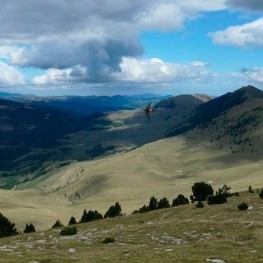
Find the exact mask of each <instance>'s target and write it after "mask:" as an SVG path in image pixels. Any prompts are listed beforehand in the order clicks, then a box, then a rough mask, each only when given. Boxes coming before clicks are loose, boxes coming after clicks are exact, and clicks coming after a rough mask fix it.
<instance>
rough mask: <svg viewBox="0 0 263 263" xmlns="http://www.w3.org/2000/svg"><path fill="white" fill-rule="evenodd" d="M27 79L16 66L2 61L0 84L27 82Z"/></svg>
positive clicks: (0, 65)
mask: <svg viewBox="0 0 263 263" xmlns="http://www.w3.org/2000/svg"><path fill="white" fill-rule="evenodd" d="M25 83H26V79H25V77H24V76H23V74H21V73H20V72H18V71H17V70H16V69H15V68H14V67H12V66H9V65H7V64H6V63H4V62H2V61H0V86H3V85H21V84H25Z"/></svg>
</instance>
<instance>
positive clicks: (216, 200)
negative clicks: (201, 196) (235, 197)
mask: <svg viewBox="0 0 263 263" xmlns="http://www.w3.org/2000/svg"><path fill="white" fill-rule="evenodd" d="M226 202H227V199H226V197H225V196H224V195H222V194H216V195H210V196H208V198H207V203H208V204H209V205H214V204H223V203H226Z"/></svg>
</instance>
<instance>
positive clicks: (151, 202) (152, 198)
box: [149, 196, 158, 211]
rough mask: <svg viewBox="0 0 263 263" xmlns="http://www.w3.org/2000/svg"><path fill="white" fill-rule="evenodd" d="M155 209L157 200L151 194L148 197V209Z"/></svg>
mask: <svg viewBox="0 0 263 263" xmlns="http://www.w3.org/2000/svg"><path fill="white" fill-rule="evenodd" d="M156 209H158V200H157V198H155V197H154V196H152V197H151V198H150V202H149V210H150V211H152V210H156Z"/></svg>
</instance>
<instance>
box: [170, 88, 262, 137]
mask: <svg viewBox="0 0 263 263" xmlns="http://www.w3.org/2000/svg"><path fill="white" fill-rule="evenodd" d="M258 99H259V100H261V99H263V91H262V90H259V89H257V88H255V87H253V86H246V87H242V88H240V89H238V90H236V91H234V92H229V93H226V94H225V95H222V96H220V97H217V98H214V99H212V100H209V101H207V102H206V103H203V104H200V105H199V106H198V107H196V108H195V109H194V112H193V115H192V117H191V118H190V119H188V120H186V122H185V123H183V124H182V125H181V126H176V127H174V128H173V129H171V131H170V132H169V134H168V136H176V135H178V134H181V133H183V132H186V131H188V130H190V129H192V128H193V127H195V126H197V125H199V124H201V123H204V122H209V121H211V120H212V119H213V118H215V117H216V116H218V115H220V114H222V113H223V112H225V111H227V110H229V109H231V108H233V107H235V106H238V105H242V104H244V103H245V102H247V101H250V100H258Z"/></svg>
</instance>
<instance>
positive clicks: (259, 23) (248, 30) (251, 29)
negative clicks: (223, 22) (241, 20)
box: [209, 18, 263, 47]
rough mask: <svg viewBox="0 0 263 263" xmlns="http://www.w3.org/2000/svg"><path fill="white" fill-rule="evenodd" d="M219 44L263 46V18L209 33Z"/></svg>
mask: <svg viewBox="0 0 263 263" xmlns="http://www.w3.org/2000/svg"><path fill="white" fill-rule="evenodd" d="M209 35H210V37H212V39H213V42H214V43H216V44H219V45H233V46H240V47H245V46H263V18H260V19H257V20H255V21H253V22H250V23H247V24H244V25H240V26H231V27H229V28H227V29H225V30H223V31H218V32H214V33H210V34H209Z"/></svg>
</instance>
